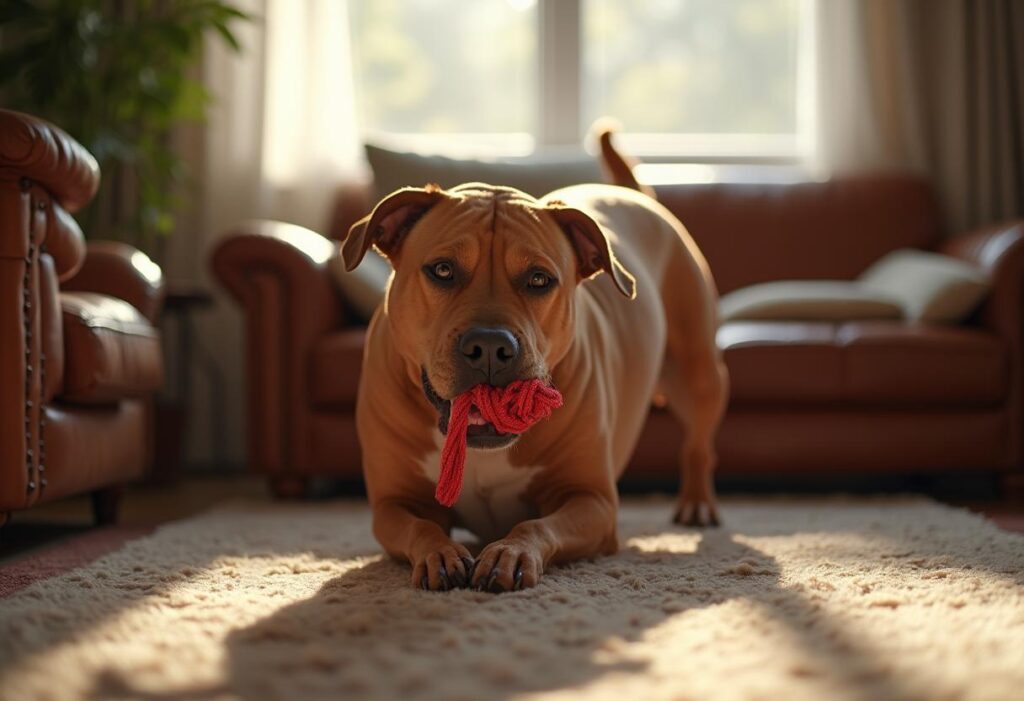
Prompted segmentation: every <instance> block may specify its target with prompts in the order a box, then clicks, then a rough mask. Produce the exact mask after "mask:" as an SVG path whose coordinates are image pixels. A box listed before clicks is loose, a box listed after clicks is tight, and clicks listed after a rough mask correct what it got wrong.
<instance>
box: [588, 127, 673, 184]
mask: <svg viewBox="0 0 1024 701" xmlns="http://www.w3.org/2000/svg"><path fill="white" fill-rule="evenodd" d="M590 131H591V133H592V134H593V135H594V136H595V137H596V138H597V140H598V142H599V143H600V144H601V165H602V167H603V169H604V171H605V174H606V176H607V177H609V178H610V179H611V181H612V184H614V185H621V186H622V187H628V188H630V189H631V190H637V191H639V192H642V193H644V194H645V195H647V196H648V197H651V198H653V199H657V197H656V196H655V194H654V188H652V187H651V186H650V185H643V184H641V183H640V181H639V180H637V179H636V176H635V175H633V166H635V165H636V164H637V160H636V159H635V158H631V157H628V156H624V155H623V154H621V153H619V152H618V151H617V150H616V149H615V144H613V143H612V136H613V135H614V134H615V131H616V125H615V123H614V122H613V121H612V120H610V119H599V120H598V121H596V122H594V126H592V127H591V128H590Z"/></svg>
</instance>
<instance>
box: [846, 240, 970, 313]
mask: <svg viewBox="0 0 1024 701" xmlns="http://www.w3.org/2000/svg"><path fill="white" fill-rule="evenodd" d="M859 281H860V283H861V284H862V285H863V286H864V287H865V288H866V289H868V290H872V291H874V292H877V293H879V294H884V295H889V296H890V297H893V298H895V299H897V300H899V303H900V305H901V306H902V307H903V314H904V316H905V317H906V318H907V319H909V320H911V321H925V322H932V323H945V324H955V323H958V322H961V321H963V320H964V319H966V318H967V317H968V316H969V315H970V313H971V312H972V311H974V309H975V308H976V307H977V306H978V304H979V303H980V302H981V300H982V299H983V298H984V296H985V293H986V292H987V291H988V285H989V281H988V277H987V276H986V275H985V274H984V273H983V272H982V271H981V270H980V269H978V268H976V267H974V266H973V265H971V264H969V263H967V262H966V261H962V260H958V259H956V258H952V257H950V256H944V255H941V254H939V253H928V252H925V251H916V250H913V249H909V248H906V249H900V250H898V251H893V252H892V253H890V254H889V255H887V256H885V257H884V258H882V259H881V260H879V261H878V262H877V263H875V264H874V265H872V266H871V267H870V268H868V269H867V270H865V271H864V273H862V274H861V276H860V278H859Z"/></svg>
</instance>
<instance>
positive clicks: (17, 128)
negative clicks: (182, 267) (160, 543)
mask: <svg viewBox="0 0 1024 701" xmlns="http://www.w3.org/2000/svg"><path fill="white" fill-rule="evenodd" d="M99 178H100V173H99V167H98V166H97V164H96V161H95V159H93V157H92V156H91V155H90V154H89V153H88V152H87V151H86V150H85V149H84V148H82V146H80V145H79V144H78V143H77V142H75V141H74V140H73V139H71V137H69V136H68V135H67V134H65V133H64V132H63V131H61V130H60V129H58V128H56V127H54V126H53V125H51V124H49V123H47V122H44V121H42V120H40V119H36V118H34V117H30V116H28V115H25V114H20V113H18V112H12V111H8V110H0V289H2V292H0V516H2V519H0V522H2V520H5V519H6V517H7V515H8V513H9V512H11V511H15V510H18V509H25V508H28V507H30V506H32V505H33V504H38V503H41V502H43V501H50V500H53V499H57V498H59V497H62V496H65V495H69V494H74V493H80V492H92V493H93V496H94V506H95V507H96V517H97V520H98V521H99V522H109V521H110V520H113V518H114V517H115V516H116V495H117V494H118V490H117V487H118V486H119V485H121V484H123V483H125V482H127V481H129V480H131V479H133V478H136V477H138V476H139V475H141V474H142V473H143V471H144V469H145V467H146V466H147V465H148V464H149V462H150V456H149V452H150V447H149V443H150V441H149V438H148V437H149V435H150V431H149V417H150V415H151V411H150V406H149V405H150V404H151V401H150V400H151V398H152V397H153V395H154V393H155V391H156V390H157V389H158V388H159V387H160V384H161V381H162V372H163V366H162V354H161V350H160V337H159V333H158V332H157V330H156V328H155V326H154V322H155V320H156V317H157V315H158V313H159V311H160V305H161V303H162V297H163V278H162V275H161V272H160V268H159V267H157V266H156V265H155V264H154V263H153V262H152V261H151V260H150V259H149V258H147V257H146V256H145V255H144V254H142V253H140V252H139V251H137V250H135V249H133V248H132V247H130V246H127V245H125V244H121V243H114V242H96V243H89V244H86V243H85V240H84V238H83V236H82V232H81V230H80V229H79V227H78V224H77V223H76V222H75V220H74V219H73V218H72V217H71V214H72V213H73V212H75V211H77V210H79V209H80V208H82V207H83V206H85V205H86V204H87V203H88V202H89V201H90V200H91V199H92V197H93V195H95V193H96V189H97V187H98V186H99Z"/></svg>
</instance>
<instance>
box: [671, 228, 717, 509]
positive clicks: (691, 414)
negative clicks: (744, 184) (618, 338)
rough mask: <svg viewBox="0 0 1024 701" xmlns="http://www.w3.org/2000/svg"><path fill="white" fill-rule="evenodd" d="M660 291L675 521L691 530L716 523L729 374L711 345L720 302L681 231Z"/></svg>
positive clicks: (690, 241) (706, 273) (714, 346)
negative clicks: (719, 443) (678, 441)
mask: <svg viewBox="0 0 1024 701" xmlns="http://www.w3.org/2000/svg"><path fill="white" fill-rule="evenodd" d="M681 238H682V242H683V244H684V246H685V248H686V249H689V255H686V251H685V250H684V248H683V247H680V248H678V249H676V252H677V255H675V256H673V257H672V260H671V262H670V263H669V265H668V269H667V271H666V275H665V278H664V279H665V282H664V283H663V288H662V300H663V301H664V308H665V317H666V321H667V326H668V338H667V342H666V349H665V350H666V353H665V364H664V367H663V369H662V377H661V388H662V391H663V392H664V393H665V396H666V398H667V400H668V407H669V409H670V410H671V411H672V413H673V415H674V416H675V418H676V420H678V421H679V423H680V424H681V425H682V429H683V445H682V449H681V451H680V462H681V472H682V487H681V489H680V491H679V507H678V510H677V512H676V517H675V520H676V521H677V522H679V523H683V524H686V525H695V526H707V525H714V524H717V522H718V513H717V507H716V504H715V485H714V470H715V463H716V461H717V455H716V453H715V435H716V434H717V432H718V426H719V424H720V423H721V421H722V415H723V414H724V413H725V407H726V404H727V403H728V397H729V374H728V371H727V370H726V368H725V363H724V362H723V361H722V356H721V353H720V352H719V350H718V346H717V345H716V343H715V333H716V331H717V327H718V322H717V308H718V302H717V297H716V293H715V287H714V282H713V281H712V280H711V275H710V273H709V272H708V269H707V264H706V263H705V262H704V260H703V256H701V255H700V252H699V251H698V250H697V247H696V245H694V244H693V241H692V239H690V238H689V235H687V234H686V233H685V231H684V232H682V236H681Z"/></svg>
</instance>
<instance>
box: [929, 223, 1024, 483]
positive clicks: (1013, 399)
mask: <svg viewBox="0 0 1024 701" xmlns="http://www.w3.org/2000/svg"><path fill="white" fill-rule="evenodd" d="M939 250H940V252H941V253H945V254H947V255H951V256H956V257H957V258H961V259H963V260H966V261H968V262H970V263H973V264H974V265H977V266H978V267H979V268H981V269H982V270H984V271H985V272H987V273H988V274H989V277H990V279H991V285H992V289H991V291H990V292H989V295H988V299H987V300H986V301H985V302H984V303H983V305H982V308H981V309H980V310H979V316H980V320H981V322H982V324H984V325H985V326H986V327H987V328H989V329H991V330H992V331H993V332H995V333H996V334H998V335H999V336H1000V337H1001V338H1002V339H1003V340H1004V341H1005V343H1006V346H1007V350H1008V352H1009V399H1008V402H1007V404H1008V406H1007V409H1008V410H1009V418H1008V427H1009V435H1008V438H1009V444H1008V446H1007V457H1006V462H1007V467H1009V468H1010V469H1013V470H1016V471H1019V470H1021V469H1022V468H1024V220H1017V221H1011V222H1006V223H1003V224H997V225H994V226H989V227H985V228H983V229H980V230H978V231H974V232H972V233H969V234H966V235H964V236H960V237H957V238H955V239H952V240H950V241H947V242H946V243H945V244H943V245H942V247H941V248H940V249H939Z"/></svg>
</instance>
